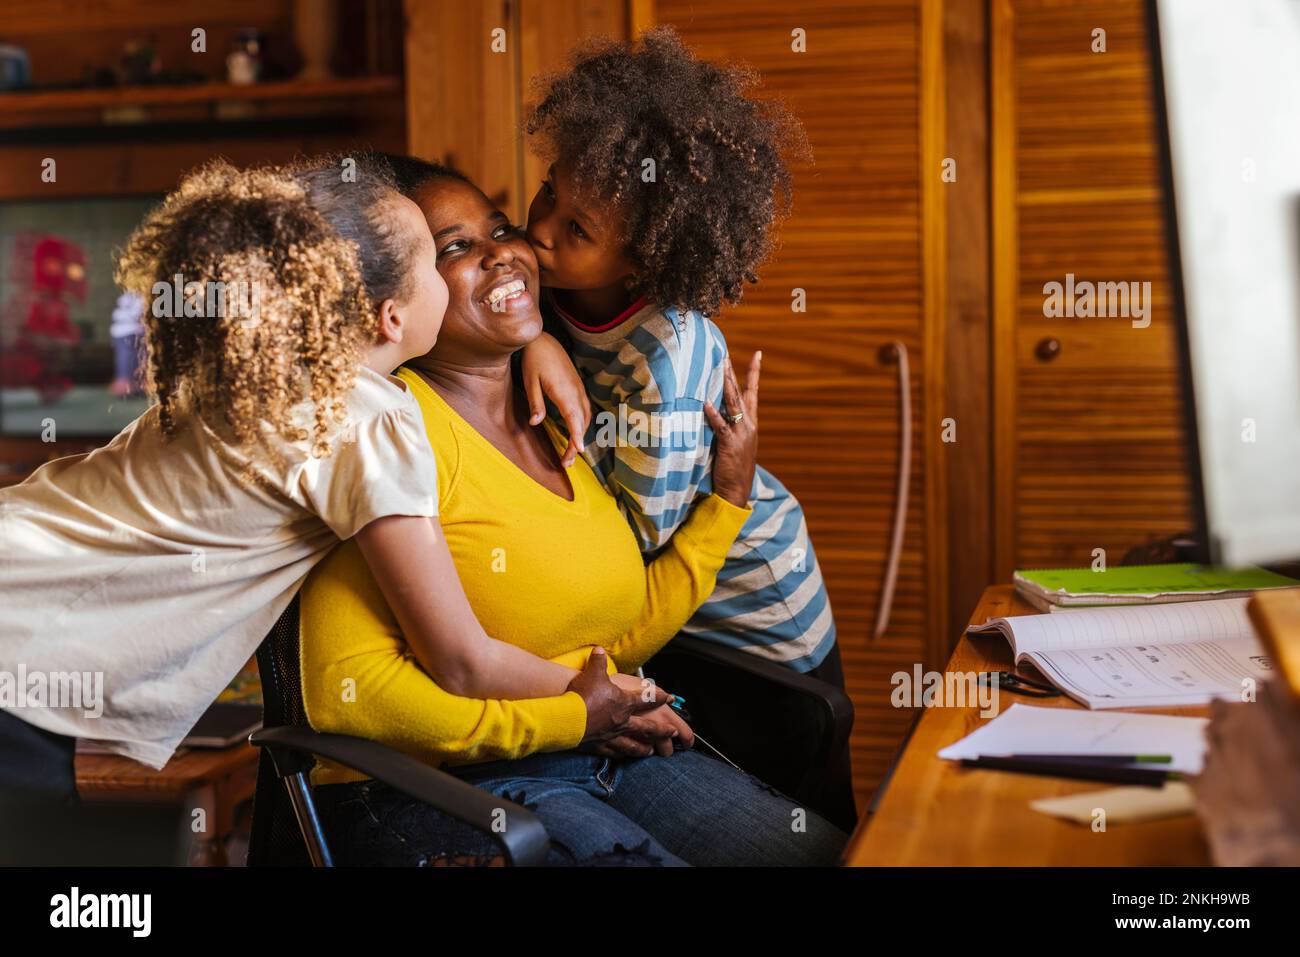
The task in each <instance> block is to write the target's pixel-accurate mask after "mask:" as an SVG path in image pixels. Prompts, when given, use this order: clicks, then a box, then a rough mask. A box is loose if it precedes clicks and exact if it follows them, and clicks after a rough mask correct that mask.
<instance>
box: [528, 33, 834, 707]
mask: <svg viewBox="0 0 1300 957" xmlns="http://www.w3.org/2000/svg"><path fill="white" fill-rule="evenodd" d="M753 82H754V78H753V76H752V75H751V74H748V73H746V72H745V71H742V70H740V69H738V68H734V67H719V66H716V65H713V64H710V63H706V62H703V61H699V60H696V59H695V58H694V57H693V56H692V55H691V54H690V52H689V51H688V50H687V49H686V48H685V47H684V46H683V45H682V43H681V41H680V40H679V39H678V38H677V36H676V35H675V34H674V33H672V31H670V30H663V29H661V30H654V31H650V32H649V33H647V34H645V35H644V36H643V37H642V39H641V41H640V42H639V43H638V44H637V45H635V46H632V45H629V44H619V43H611V42H608V41H601V42H597V43H596V44H594V45H591V46H589V47H587V48H585V49H584V50H583V51H581V52H580V53H579V55H578V57H577V59H576V60H575V62H574V64H573V66H572V68H571V69H570V70H569V71H568V72H566V73H563V74H560V75H558V76H555V77H551V78H550V79H549V81H548V84H547V86H546V89H545V90H544V96H543V99H542V100H541V102H540V103H539V104H538V105H537V106H536V107H534V108H533V110H532V111H531V113H530V115H529V121H528V132H529V133H530V134H537V135H538V139H539V140H540V141H541V145H542V152H543V153H544V155H546V156H547V157H548V158H549V159H551V160H552V164H551V166H550V169H549V170H548V172H547V176H546V179H545V180H544V181H543V182H542V184H541V188H540V189H539V190H538V192H537V195H536V196H535V198H534V199H533V201H532V205H531V207H530V209H529V212H528V237H529V239H530V240H531V242H532V244H533V247H534V249H535V250H536V252H537V259H538V262H539V264H540V267H541V280H542V284H543V286H544V287H546V288H547V297H546V298H547V305H548V307H549V308H548V310H547V312H548V317H547V318H548V323H549V324H550V325H549V327H550V328H551V331H553V332H555V333H557V337H558V338H560V339H561V341H565V339H566V338H567V341H568V344H569V346H570V352H571V355H572V358H573V360H574V364H575V365H576V366H577V368H578V370H579V372H580V373H581V375H582V377H583V380H584V382H585V383H586V386H587V391H588V394H589V396H590V398H591V401H592V403H593V406H594V407H595V409H596V415H595V416H594V418H593V420H592V423H591V425H590V427H589V428H588V431H587V435H586V436H585V437H584V439H585V450H584V453H583V454H584V455H586V456H587V458H588V460H589V461H590V462H591V464H592V466H593V467H594V468H595V469H596V471H597V473H598V474H599V475H601V477H602V478H603V479H604V481H605V482H606V484H607V486H608V487H609V489H610V490H611V492H612V493H613V494H614V496H615V497H616V498H617V499H618V500H619V502H620V504H621V506H622V507H623V510H624V512H625V514H626V515H627V517H628V520H629V523H630V524H631V526H632V529H633V531H634V532H635V533H636V535H637V538H638V540H639V542H640V545H641V548H642V551H643V552H644V553H645V554H646V555H647V557H650V556H652V555H654V554H655V553H656V552H657V551H658V550H659V549H660V548H662V547H663V545H664V544H665V543H666V542H667V541H668V539H669V537H670V536H671V535H672V533H673V531H674V530H675V529H676V528H677V527H678V525H680V524H681V522H682V521H683V520H684V519H685V518H686V515H687V514H688V512H689V510H690V508H691V505H692V504H693V503H694V502H695V500H696V499H697V498H700V497H702V496H705V495H707V494H708V493H709V463H710V457H711V454H712V432H711V431H710V430H709V429H708V427H707V425H706V423H705V419H704V415H703V408H704V403H705V402H706V401H708V402H712V403H713V404H714V406H715V407H717V408H719V409H721V408H722V382H723V374H724V363H725V360H726V357H727V344H726V340H725V339H724V338H723V336H722V332H721V331H720V330H719V329H718V327H717V326H716V325H715V324H714V323H713V322H712V321H711V320H710V319H709V318H707V317H708V315H711V314H715V313H716V312H717V310H718V309H719V308H720V307H721V306H722V304H723V303H724V302H736V301H738V300H739V299H740V295H741V289H742V283H743V281H745V280H750V281H753V279H754V277H753V272H754V270H755V269H756V268H757V266H758V264H759V263H760V262H761V261H762V260H763V259H764V258H766V256H767V255H768V253H769V252H770V251H771V247H772V242H771V238H770V232H771V228H772V226H773V224H774V222H775V220H776V219H777V217H778V216H779V215H781V214H782V213H783V212H784V210H785V209H786V208H787V207H788V204H789V195H790V177H789V172H788V170H787V169H786V166H785V164H784V161H783V159H782V157H781V147H782V145H783V144H784V145H793V146H795V147H796V148H799V147H800V146H801V145H802V144H803V133H802V130H801V128H800V127H799V125H798V123H797V122H796V121H794V120H793V118H791V117H790V116H789V114H788V113H786V112H785V111H784V110H782V109H780V108H778V107H776V106H775V105H771V104H767V105H765V104H762V103H760V102H758V101H755V100H751V99H749V98H748V97H747V96H746V95H745V94H746V90H747V89H748V87H750V86H751V85H752V83H753ZM726 411H727V412H732V411H733V410H726ZM752 499H753V500H752V504H753V507H754V514H753V516H752V517H751V519H750V520H749V521H748V522H747V523H746V525H745V527H744V529H743V530H742V531H741V534H740V536H739V538H738V539H737V541H736V543H735V545H734V546H733V547H732V550H731V553H730V555H729V556H728V559H727V563H726V565H725V566H724V567H723V570H722V572H721V573H720V574H719V575H718V584H717V588H716V590H715V592H714V593H713V595H712V596H711V597H710V598H709V599H708V600H707V601H706V602H705V603H704V605H703V606H701V608H700V609H699V611H698V612H697V613H696V615H695V617H694V618H692V620H691V621H690V623H689V624H688V625H687V626H686V628H685V631H686V632H687V633H689V634H693V635H698V636H699V637H701V638H704V639H707V640H710V641H714V642H718V643H720V644H724V645H728V646H730V647H733V648H738V649H741V650H742V651H745V652H748V653H750V654H754V655H757V656H759V657H762V658H765V659H767V660H769V661H774V662H777V663H779V664H783V665H786V666H788V667H790V668H793V669H795V670H796V671H799V672H804V673H810V674H813V675H816V676H818V677H823V678H826V679H829V680H831V681H833V682H834V683H836V684H838V685H840V686H842V685H843V675H842V670H841V668H840V662H839V654H838V650H837V649H836V648H835V622H834V618H833V616H832V613H831V606H830V601H829V600H828V598H827V594H826V587H825V584H824V582H823V580H822V573H821V568H820V566H819V565H818V563H817V558H816V554H815V552H814V551H813V547H812V542H811V541H810V540H809V537H808V528H807V524H806V522H805V520H804V514H803V509H802V508H801V507H800V505H799V503H798V501H797V500H796V499H795V498H794V496H792V495H791V494H790V492H789V491H788V490H787V489H786V488H785V486H783V485H782V484H781V483H780V482H779V481H778V480H777V479H776V478H775V477H774V476H773V475H771V474H770V473H769V472H767V471H765V470H764V469H762V468H761V467H760V468H759V469H758V472H757V475H756V477H755V480H754V489H753V495H752Z"/></svg>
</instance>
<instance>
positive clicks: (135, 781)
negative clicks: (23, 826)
mask: <svg viewBox="0 0 1300 957" xmlns="http://www.w3.org/2000/svg"><path fill="white" fill-rule="evenodd" d="M257 757H258V749H257V748H255V747H253V746H252V745H251V744H249V743H248V742H247V741H244V742H241V743H240V744H237V745H235V746H234V747H230V748H223V749H221V750H207V749H197V748H182V749H181V750H179V751H177V752H176V754H174V755H173V756H172V759H171V760H170V761H168V762H167V763H166V764H165V765H164V766H163V768H162V770H160V771H155V770H154V769H153V768H151V767H148V766H147V765H143V764H140V763H139V762H137V761H132V760H131V759H130V758H124V757H122V756H120V755H116V754H78V755H77V759H76V760H77V791H78V792H79V793H80V794H81V799H82V800H83V801H85V802H87V803H96V804H97V803H105V804H107V803H117V802H127V803H133V804H161V805H169V806H176V807H183V808H185V811H186V820H187V823H189V824H191V825H194V822H195V821H196V820H202V821H203V822H204V824H203V826H202V827H199V828H198V830H195V831H194V843H193V844H192V845H191V846H190V852H189V863H190V865H191V866H195V867H223V866H225V865H226V864H227V863H228V861H227V860H226V846H225V841H226V838H228V837H229V836H230V834H231V832H232V831H233V830H234V827H235V810H236V808H238V807H239V805H240V803H242V802H244V801H247V800H248V799H250V798H251V797H252V796H253V791H254V789H255V787H256V784H257ZM195 811H202V815H201V816H199V815H195V813H194V812H195Z"/></svg>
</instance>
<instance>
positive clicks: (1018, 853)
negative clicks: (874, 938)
mask: <svg viewBox="0 0 1300 957" xmlns="http://www.w3.org/2000/svg"><path fill="white" fill-rule="evenodd" d="M1034 613H1035V612H1034V609H1033V608H1032V607H1031V606H1030V605H1028V604H1026V603H1025V602H1023V601H1021V600H1020V599H1019V598H1017V597H1016V595H1015V591H1014V589H1013V588H1012V587H1011V586H1010V585H995V586H993V587H991V588H989V589H987V590H986V591H985V592H984V595H983V597H982V598H981V599H980V603H979V605H978V606H977V607H976V609H975V613H974V614H973V615H971V619H970V620H971V622H972V623H975V622H981V623H982V622H984V621H987V620H988V619H989V618H997V617H1000V616H1003V615H1031V614H1034ZM1065 614H1069V613H1068V612H1065ZM948 670H949V671H961V672H966V671H1013V670H1015V669H1014V667H1013V665H1012V661H1011V649H1010V647H1009V646H1008V645H1007V642H1006V640H1005V639H1003V638H1002V637H1001V636H988V637H985V636H981V637H979V638H975V639H973V640H972V639H971V638H970V637H969V636H966V635H963V636H962V638H961V641H960V643H959V644H958V645H957V648H956V650H954V652H953V655H952V658H951V659H950V660H949V662H948ZM1026 674H1030V675H1031V676H1032V672H1026ZM1037 677H1039V680H1041V676H1037ZM1017 701H1019V702H1022V703H1025V704H1032V705H1036V706H1039V705H1041V706H1047V707H1055V708H1078V707H1080V705H1078V704H1076V703H1075V702H1074V701H1072V700H1070V699H1069V698H1066V697H1064V696H1062V697H1059V698H1043V699H1038V698H1026V697H1023V696H1021V695H1014V694H1009V693H1007V692H1003V693H1002V694H1001V695H1000V696H999V702H998V703H999V707H1000V708H1001V709H1005V708H1008V707H1010V706H1011V705H1012V704H1014V703H1015V702H1017ZM1144 710H1147V709H1144ZM1160 713H1162V714H1182V715H1195V716H1198V717H1206V716H1208V714H1209V709H1208V708H1204V707H1201V708H1166V709H1161V711H1160ZM984 720H985V719H983V718H981V717H980V716H979V708H978V707H969V708H929V709H926V711H925V713H924V714H922V715H921V720H920V722H919V723H918V724H917V726H916V730H915V731H914V732H913V734H912V737H911V740H910V741H908V743H907V746H906V748H905V749H904V751H903V754H902V756H901V757H900V759H899V761H898V763H897V765H896V766H895V768H894V773H893V776H892V778H891V779H890V781H889V782H888V784H887V785H886V786H885V787H886V790H885V793H884V797H883V799H882V800H881V801H880V804H879V807H878V809H877V810H876V813H875V814H874V815H871V816H870V817H869V818H864V819H863V820H862V822H861V823H860V824H859V825H858V829H857V831H855V832H854V835H853V838H852V839H851V840H850V841H849V846H848V850H847V852H846V862H847V863H848V864H850V865H911V866H917V865H989V866H1018V865H1025V866H1035V865H1205V864H1209V863H1210V857H1209V850H1208V848H1207V846H1206V843H1205V840H1204V838H1203V836H1202V834H1201V828H1200V824H1199V822H1198V820H1197V819H1196V817H1195V816H1194V815H1191V814H1187V815H1183V816H1181V817H1176V818H1166V819H1164V820H1160V821H1149V822H1144V823H1140V824H1111V825H1110V826H1109V827H1108V828H1107V829H1106V830H1105V831H1104V832H1094V831H1093V830H1092V829H1091V828H1090V827H1087V826H1084V825H1080V824H1074V823H1070V822H1068V821H1063V820H1061V819H1059V818H1054V817H1048V816H1047V815H1045V814H1040V813H1038V812H1037V811H1033V810H1031V809H1030V808H1029V802H1030V801H1034V800H1037V799H1039V798H1045V797H1056V796H1058V795H1065V794H1076V793H1078V792H1081V791H1100V790H1104V789H1106V788H1109V787H1112V785H1108V784H1100V783H1097V782H1086V781H1071V780H1066V779H1062V778H1048V777H1038V776H1034V775H1028V774H1014V773H1010V772H1006V771H988V770H979V769H971V768H963V767H961V765H960V764H959V763H958V762H955V761H945V760H942V759H940V758H939V757H938V751H939V749H940V748H944V747H947V746H948V745H950V744H952V743H953V742H955V741H957V740H959V739H961V738H963V737H965V736H966V735H967V734H969V733H970V732H972V731H974V730H975V729H976V728H977V727H979V726H980V725H981V724H982V723H983V722H984ZM989 720H991V719H989Z"/></svg>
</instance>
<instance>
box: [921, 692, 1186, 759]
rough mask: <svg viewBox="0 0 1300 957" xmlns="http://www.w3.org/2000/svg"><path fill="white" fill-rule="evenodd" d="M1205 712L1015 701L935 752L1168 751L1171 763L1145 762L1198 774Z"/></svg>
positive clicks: (956, 754)
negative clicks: (1096, 708)
mask: <svg viewBox="0 0 1300 957" xmlns="http://www.w3.org/2000/svg"><path fill="white" fill-rule="evenodd" d="M1208 723H1209V720H1208V719H1206V718H1181V717H1177V716H1174V715H1164V714H1135V713H1132V712H1127V711H1123V712H1121V711H1083V710H1080V709H1077V708H1036V707H1033V706H1032V705H1026V704H1018V703H1017V704H1013V705H1012V706H1011V707H1010V708H1008V709H1007V710H1006V711H1004V712H1002V713H1001V714H1000V715H998V716H997V717H996V718H994V719H993V720H992V721H990V722H988V724H985V725H984V726H983V727H980V728H978V729H976V730H975V731H972V732H971V733H970V734H968V735H966V737H964V738H962V739H961V740H960V741H957V742H955V743H953V744H950V745H949V746H948V747H946V748H944V749H943V750H942V751H940V752H939V757H941V758H946V759H948V760H950V761H960V760H962V759H963V758H978V757H981V756H984V757H988V756H993V755H1007V754H1169V755H1172V756H1173V759H1174V760H1173V762H1172V763H1171V764H1162V765H1143V766H1144V767H1149V768H1150V767H1159V768H1162V769H1165V770H1169V771H1181V772H1183V773H1184V774H1200V772H1201V765H1202V764H1203V763H1204V760H1205V726H1206V725H1207V724H1208Z"/></svg>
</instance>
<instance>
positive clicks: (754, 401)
mask: <svg viewBox="0 0 1300 957" xmlns="http://www.w3.org/2000/svg"><path fill="white" fill-rule="evenodd" d="M762 364H763V353H762V352H755V353H754V357H753V358H752V359H750V360H749V374H748V375H747V376H746V377H745V392H744V396H743V397H742V395H741V392H740V385H739V383H737V382H736V372H735V370H734V369H733V368H732V367H731V357H730V356H728V357H727V365H726V369H725V372H724V375H723V382H722V394H723V398H724V399H725V400H726V403H727V412H728V413H729V415H727V416H724V415H722V413H720V412H719V411H718V410H717V409H715V408H714V407H713V405H712V404H711V403H708V402H706V403H704V414H705V415H706V416H708V419H709V425H710V426H712V427H713V434H714V435H715V436H717V440H716V442H715V443H714V446H713V491H714V494H716V495H720V496H722V497H723V498H725V499H726V500H727V501H728V502H730V503H731V504H732V505H735V506H738V507H740V508H747V507H748V506H749V492H750V489H752V488H753V487H754V466H755V464H756V463H757V461H758V374H759V370H760V369H761V367H762ZM737 415H738V416H740V421H739V422H736V421H733V419H734V418H735V417H736V416H737Z"/></svg>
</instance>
